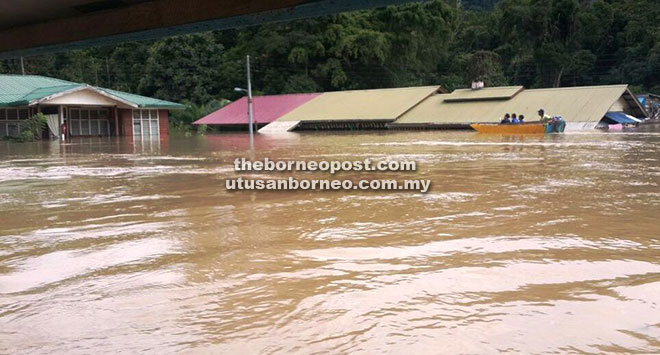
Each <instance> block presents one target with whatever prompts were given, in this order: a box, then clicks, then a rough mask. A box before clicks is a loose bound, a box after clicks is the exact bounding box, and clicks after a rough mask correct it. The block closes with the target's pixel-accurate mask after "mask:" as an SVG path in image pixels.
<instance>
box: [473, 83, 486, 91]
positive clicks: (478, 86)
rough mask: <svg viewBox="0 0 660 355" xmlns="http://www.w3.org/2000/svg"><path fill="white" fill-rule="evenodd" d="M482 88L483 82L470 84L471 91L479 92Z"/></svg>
mask: <svg viewBox="0 0 660 355" xmlns="http://www.w3.org/2000/svg"><path fill="white" fill-rule="evenodd" d="M483 88H484V82H483V81H473V82H472V90H481V89H483Z"/></svg>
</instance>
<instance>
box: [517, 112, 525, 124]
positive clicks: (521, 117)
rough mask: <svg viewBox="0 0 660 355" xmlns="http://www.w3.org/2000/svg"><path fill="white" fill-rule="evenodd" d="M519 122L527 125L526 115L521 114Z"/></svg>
mask: <svg viewBox="0 0 660 355" xmlns="http://www.w3.org/2000/svg"><path fill="white" fill-rule="evenodd" d="M518 122H520V123H525V115H523V114H520V116H518Z"/></svg>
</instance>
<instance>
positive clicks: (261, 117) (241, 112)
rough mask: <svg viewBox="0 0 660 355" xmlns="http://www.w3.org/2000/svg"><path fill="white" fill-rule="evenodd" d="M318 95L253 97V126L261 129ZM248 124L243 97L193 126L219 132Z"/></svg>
mask: <svg viewBox="0 0 660 355" xmlns="http://www.w3.org/2000/svg"><path fill="white" fill-rule="evenodd" d="M319 95H320V94H314V93H312V94H289V95H265V96H255V97H253V98H252V109H253V111H254V112H253V117H252V119H253V124H254V126H256V127H257V128H261V127H263V126H265V125H267V124H269V123H271V122H273V121H275V120H277V119H278V118H280V117H282V116H284V115H286V114H287V113H289V112H291V111H293V110H294V109H296V108H298V107H299V106H301V105H303V104H305V103H307V102H308V101H310V100H312V99H314V98H315V97H317V96H319ZM248 122H249V119H248V100H247V97H245V96H244V97H242V98H241V99H239V100H236V101H234V102H232V103H230V104H229V105H227V106H225V107H223V108H221V109H219V110H217V111H215V112H213V113H211V114H209V115H207V116H205V117H202V118H201V119H199V120H197V121H195V122H194V123H193V124H194V125H209V126H211V127H216V128H219V129H221V130H247V129H248Z"/></svg>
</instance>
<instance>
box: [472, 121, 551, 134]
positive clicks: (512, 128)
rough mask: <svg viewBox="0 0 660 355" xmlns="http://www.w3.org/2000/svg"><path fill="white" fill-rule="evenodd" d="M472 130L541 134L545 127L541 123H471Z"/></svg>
mask: <svg viewBox="0 0 660 355" xmlns="http://www.w3.org/2000/svg"><path fill="white" fill-rule="evenodd" d="M470 127H472V128H473V129H474V130H476V131H477V132H479V133H497V134H543V133H545V127H544V126H543V124H542V123H523V124H487V123H475V124H471V125H470Z"/></svg>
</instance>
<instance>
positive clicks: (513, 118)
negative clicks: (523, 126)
mask: <svg viewBox="0 0 660 355" xmlns="http://www.w3.org/2000/svg"><path fill="white" fill-rule="evenodd" d="M511 123H513V124H518V123H520V120H518V115H516V114H515V113H513V114H511Z"/></svg>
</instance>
